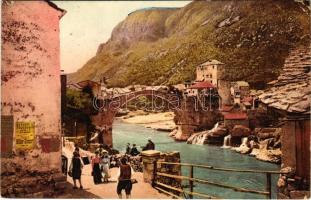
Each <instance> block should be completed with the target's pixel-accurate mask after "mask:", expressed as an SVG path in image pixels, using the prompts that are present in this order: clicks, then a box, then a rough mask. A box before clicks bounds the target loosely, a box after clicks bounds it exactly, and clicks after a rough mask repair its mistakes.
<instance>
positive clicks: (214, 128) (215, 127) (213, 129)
mask: <svg viewBox="0 0 311 200" xmlns="http://www.w3.org/2000/svg"><path fill="white" fill-rule="evenodd" d="M218 126H219V124H218V122H217V123H216V124H215V125H214V127H213V128H212V129H211V130H210V131H215V130H216V129H217V128H218Z"/></svg>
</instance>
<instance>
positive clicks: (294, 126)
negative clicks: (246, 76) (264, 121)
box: [259, 46, 311, 199]
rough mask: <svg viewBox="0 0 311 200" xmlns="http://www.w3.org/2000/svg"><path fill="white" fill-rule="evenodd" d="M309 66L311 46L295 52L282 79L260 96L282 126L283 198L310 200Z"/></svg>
mask: <svg viewBox="0 0 311 200" xmlns="http://www.w3.org/2000/svg"><path fill="white" fill-rule="evenodd" d="M310 66H311V52H310V46H309V47H300V48H297V49H293V50H292V51H291V52H290V54H289V56H288V58H286V60H285V64H284V66H283V70H282V72H281V74H280V76H279V77H278V78H277V80H275V81H273V82H272V83H271V84H270V88H269V89H267V90H266V91H265V92H264V93H263V94H262V95H260V96H259V99H260V101H261V103H262V104H264V105H265V106H266V107H267V110H268V111H270V112H271V113H273V114H274V113H275V114H274V115H276V116H279V117H278V118H279V121H281V122H282V124H283V125H282V134H281V143H282V147H281V150H282V165H281V168H282V169H281V172H284V174H282V175H281V176H280V178H279V180H278V187H279V193H278V198H281V199H285V198H293V199H300V198H306V197H307V196H308V197H309V198H310V193H309V191H310V100H311V99H310V93H311V91H310V90H311V89H310V88H311V87H310V79H311V78H310ZM305 196H306V197H305Z"/></svg>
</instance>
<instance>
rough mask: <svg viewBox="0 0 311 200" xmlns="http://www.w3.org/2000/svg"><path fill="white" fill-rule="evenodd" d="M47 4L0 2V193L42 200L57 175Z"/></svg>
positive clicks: (56, 43)
mask: <svg viewBox="0 0 311 200" xmlns="http://www.w3.org/2000/svg"><path fill="white" fill-rule="evenodd" d="M64 14H65V10H62V9H60V8H58V7H57V6H56V5H55V4H53V3H51V2H48V1H14V2H13V1H4V2H2V56H1V61H2V68H1V73H2V76H1V90H2V93H1V108H2V109H1V110H2V111H1V144H2V145H1V195H2V197H11V198H14V197H23V198H27V197H37V198H38V197H39V198H40V197H41V198H42V197H48V196H52V195H53V194H54V193H55V192H57V191H61V189H62V188H63V187H64V184H65V182H64V181H66V177H65V176H64V175H63V174H62V172H61V80H60V75H61V71H60V39H59V21H60V19H61V17H62V16H63V15H64Z"/></svg>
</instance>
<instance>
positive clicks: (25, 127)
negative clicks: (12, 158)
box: [15, 122, 35, 150]
mask: <svg viewBox="0 0 311 200" xmlns="http://www.w3.org/2000/svg"><path fill="white" fill-rule="evenodd" d="M34 140H35V122H16V124H15V142H16V144H15V148H16V149H21V150H28V149H32V148H33V145H34Z"/></svg>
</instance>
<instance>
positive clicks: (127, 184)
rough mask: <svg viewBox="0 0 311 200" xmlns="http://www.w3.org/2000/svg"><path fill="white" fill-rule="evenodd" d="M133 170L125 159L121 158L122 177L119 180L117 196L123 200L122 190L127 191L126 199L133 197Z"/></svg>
mask: <svg viewBox="0 0 311 200" xmlns="http://www.w3.org/2000/svg"><path fill="white" fill-rule="evenodd" d="M131 178H132V169H131V166H130V165H129V164H127V160H126V158H125V157H122V158H121V165H120V175H119V178H118V185H117V194H118V196H119V198H120V199H122V190H125V194H126V198H127V199H128V198H130V197H131V191H132V181H131Z"/></svg>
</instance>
